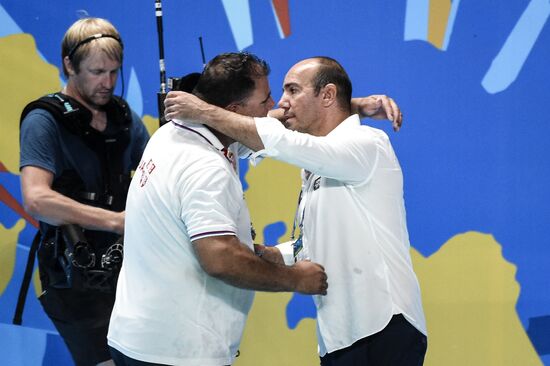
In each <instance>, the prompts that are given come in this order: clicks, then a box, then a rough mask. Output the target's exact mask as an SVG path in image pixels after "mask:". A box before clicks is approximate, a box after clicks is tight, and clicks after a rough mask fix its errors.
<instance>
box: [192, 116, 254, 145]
mask: <svg viewBox="0 0 550 366" xmlns="http://www.w3.org/2000/svg"><path fill="white" fill-rule="evenodd" d="M199 118H200V119H201V121H202V122H203V123H204V124H205V125H207V126H210V127H212V128H214V129H216V130H218V131H219V132H221V133H223V134H224V135H226V136H229V137H231V138H232V139H233V140H235V141H239V142H240V143H242V144H244V145H246V146H248V147H249V148H250V149H252V150H254V151H258V150H262V149H263V148H264V144H263V142H262V140H261V139H260V136H259V135H258V131H257V130H256V123H255V122H254V118H252V117H248V116H244V115H241V114H237V113H233V112H230V111H228V110H225V109H222V108H219V107H216V106H208V107H207V108H206V109H205V110H204V111H203V113H202V114H201V116H200V117H199Z"/></svg>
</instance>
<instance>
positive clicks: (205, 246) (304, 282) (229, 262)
mask: <svg viewBox="0 0 550 366" xmlns="http://www.w3.org/2000/svg"><path fill="white" fill-rule="evenodd" d="M193 247H194V249H195V253H196V254H197V257H198V259H199V263H200V264H201V267H202V268H203V269H204V271H205V272H206V273H208V274H209V275H211V276H213V277H216V278H219V279H220V280H222V281H224V282H226V283H228V284H230V285H232V286H235V287H240V288H246V289H252V290H259V291H273V292H276V291H296V292H300V293H303V294H312V295H313V294H321V295H326V293H327V287H328V284H327V275H326V273H325V272H324V268H323V267H322V266H320V265H319V264H316V263H312V262H306V261H303V262H298V263H296V264H295V265H293V266H290V267H289V266H284V265H281V264H275V263H272V262H269V261H267V260H264V259H262V258H260V257H258V256H257V255H255V254H254V252H253V251H252V250H251V249H250V248H248V247H247V246H246V245H244V244H242V243H241V242H240V241H239V239H238V238H237V237H236V236H230V235H226V236H211V237H207V238H202V239H198V240H195V241H194V242H193Z"/></svg>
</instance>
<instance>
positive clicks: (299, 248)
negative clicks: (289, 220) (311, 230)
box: [290, 171, 313, 262]
mask: <svg viewBox="0 0 550 366" xmlns="http://www.w3.org/2000/svg"><path fill="white" fill-rule="evenodd" d="M305 174H306V181H305V183H304V185H303V186H302V189H301V190H300V194H299V196H298V205H297V207H296V213H295V214H294V223H293V225H292V233H291V235H290V240H291V241H293V242H294V243H293V249H294V261H295V262H297V261H298V260H303V259H309V256H308V253H307V250H303V249H304V246H303V239H302V236H303V232H304V218H305V216H306V203H307V199H305V195H306V193H308V191H310V188H311V182H312V181H313V179H312V177H313V174H311V173H310V172H308V171H305ZM300 205H301V206H302V210H301V211H302V214H301V215H300ZM296 228H298V229H300V234H299V235H298V238H296ZM300 253H301V255H300Z"/></svg>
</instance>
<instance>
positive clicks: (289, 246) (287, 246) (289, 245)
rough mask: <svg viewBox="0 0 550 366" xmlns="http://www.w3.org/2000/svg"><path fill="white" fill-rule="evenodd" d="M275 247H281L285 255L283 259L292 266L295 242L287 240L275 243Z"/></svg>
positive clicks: (280, 249) (282, 253)
mask: <svg viewBox="0 0 550 366" xmlns="http://www.w3.org/2000/svg"><path fill="white" fill-rule="evenodd" d="M275 248H277V249H279V251H280V252H281V255H282V256H283V261H284V262H285V264H286V265H287V266H292V265H293V264H294V242H293V241H287V242H284V243H281V244H277V245H275Z"/></svg>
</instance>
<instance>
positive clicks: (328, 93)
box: [321, 83, 338, 107]
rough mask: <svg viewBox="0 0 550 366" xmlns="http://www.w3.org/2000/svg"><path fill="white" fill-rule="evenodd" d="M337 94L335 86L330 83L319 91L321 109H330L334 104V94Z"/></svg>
mask: <svg viewBox="0 0 550 366" xmlns="http://www.w3.org/2000/svg"><path fill="white" fill-rule="evenodd" d="M337 93H338V90H337V89H336V85H334V84H332V83H328V84H327V85H325V86H324V87H323V89H322V90H321V97H322V105H323V107H330V106H331V105H333V104H334V103H335V102H336V94H337Z"/></svg>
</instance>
